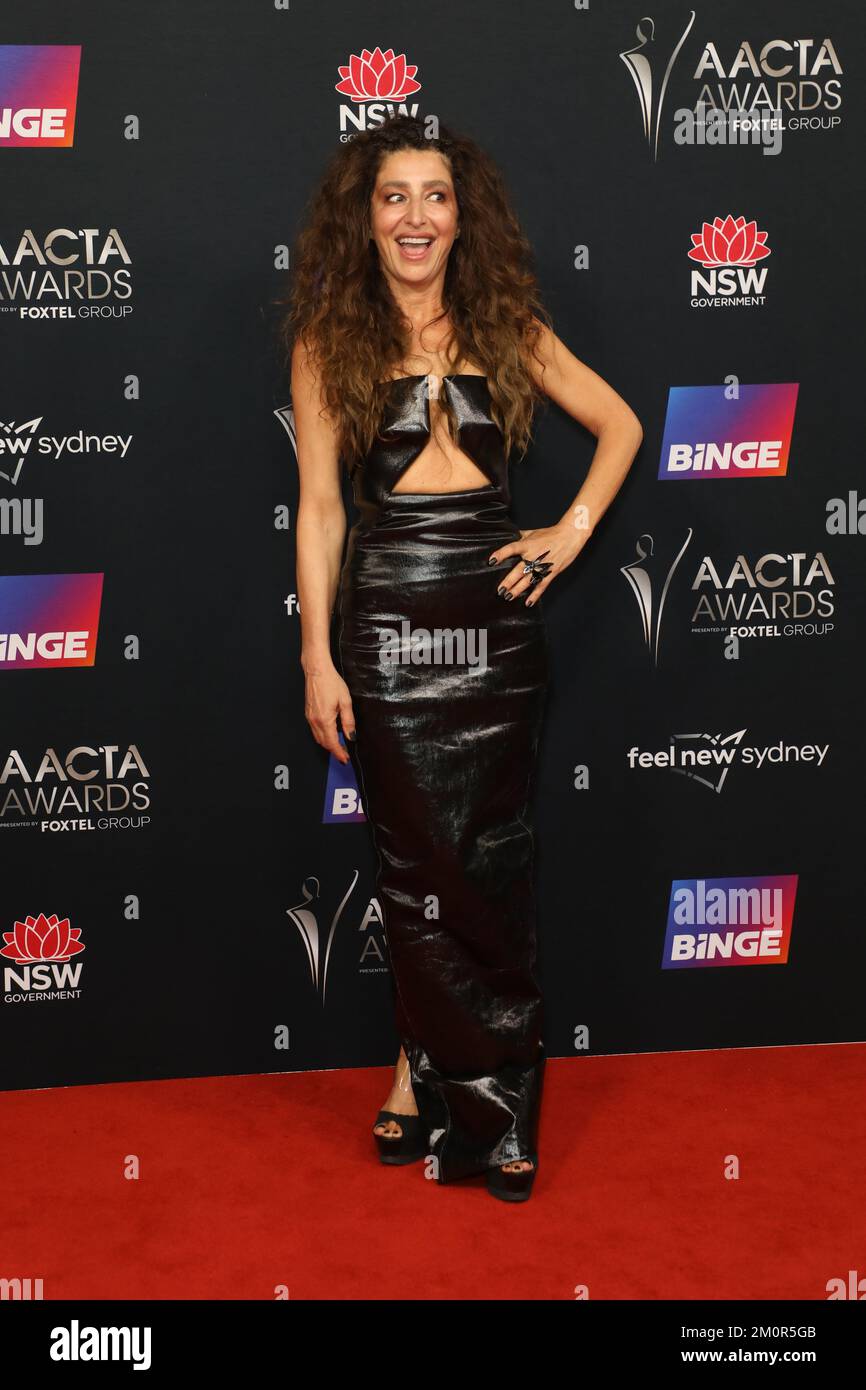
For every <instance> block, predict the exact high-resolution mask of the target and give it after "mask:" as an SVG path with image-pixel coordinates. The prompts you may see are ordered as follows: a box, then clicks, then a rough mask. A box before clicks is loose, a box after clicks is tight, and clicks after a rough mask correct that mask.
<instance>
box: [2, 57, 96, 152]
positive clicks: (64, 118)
mask: <svg viewBox="0 0 866 1390" xmlns="http://www.w3.org/2000/svg"><path fill="white" fill-rule="evenodd" d="M80 65H81V45H80V44H41V43H40V44H27V43H22V44H3V45H0V102H2V105H0V146H7V145H27V146H29V147H30V148H32V147H33V146H34V145H42V146H48V147H51V148H55V149H56V148H57V147H58V146H61V145H71V144H72V143H73V134H74V131H75V106H76V102H77V100H78V72H79V68H80Z"/></svg>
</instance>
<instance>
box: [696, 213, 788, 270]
mask: <svg viewBox="0 0 866 1390" xmlns="http://www.w3.org/2000/svg"><path fill="white" fill-rule="evenodd" d="M766 240H767V233H766V232H759V231H758V224H757V222H747V221H746V219H745V217H732V216H731V214H730V213H728V215H727V217H714V218H713V220H712V222H705V223H704V225H703V226H702V227H701V230H700V232H692V249H691V251H690V252H689V258H690V259H691V260H693V261H700V263H701V265H705V266H717V265H742V266H750V265H757V263H758V261H762V260H763V259H764V257H765V256H769V254H770V248H769V246H767V245H765V242H766Z"/></svg>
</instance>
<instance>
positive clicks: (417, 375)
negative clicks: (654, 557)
mask: <svg viewBox="0 0 866 1390" xmlns="http://www.w3.org/2000/svg"><path fill="white" fill-rule="evenodd" d="M530 264H531V251H530V248H529V245H528V243H527V241H526V239H525V237H524V235H523V234H522V232H521V230H520V227H519V225H518V222H517V220H516V218H515V216H514V213H513V212H512V210H511V207H510V205H509V201H508V197H507V194H506V192H505V189H504V186H503V182H502V178H501V176H500V174H499V172H498V170H497V169H496V167H495V165H494V164H493V162H492V161H491V159H490V158H489V157H488V156H487V155H486V154H485V153H484V152H483V151H482V150H481V149H479V148H478V146H477V145H476V144H475V143H474V142H473V141H471V140H469V139H467V138H464V137H460V136H457V135H456V134H454V133H453V132H451V131H448V130H445V129H444V128H440V134H439V136H438V138H436V139H428V138H426V136H425V131H424V126H423V123H422V122H421V121H419V120H416V119H414V118H412V117H409V116H396V117H393V118H392V119H391V120H389V121H388V122H387V123H386V124H385V125H383V126H381V127H380V128H378V129H375V130H370V131H367V132H364V133H363V134H361V135H358V136H356V137H355V139H354V140H353V141H352V142H351V143H349V144H346V145H344V146H342V147H341V148H340V149H339V151H338V152H337V153H336V155H335V156H334V157H333V159H332V161H331V164H330V166H329V168H328V170H327V172H326V174H325V177H324V179H323V181H322V183H321V186H320V187H319V189H318V191H317V193H316V194H315V196H314V198H313V201H312V204H311V206H310V208H309V210H308V217H307V221H306V225H305V227H304V230H303V231H302V233H301V236H300V238H299V241H298V246H297V249H296V256H295V259H294V265H295V270H294V275H293V281H292V288H291V296H290V308H289V311H288V313H287V314H286V316H285V318H284V320H283V324H282V331H283V339H284V343H285V347H286V350H287V358H290V361H291V379H292V403H293V407H294V415H295V429H296V440H297V453H298V467H299V472H300V503H299V510H298V519H297V580H298V596H299V601H300V613H301V626H302V655H301V661H302V665H303V668H304V672H305V678H306V711H305V712H306V717H307V720H308V722H309V725H310V728H311V730H312V732H313V736H314V737H315V739H316V741H317V742H318V743H320V744H321V745H322V747H323V748H327V749H328V751H329V752H330V753H332V754H333V755H334V757H336V758H338V759H339V760H340V761H341V762H347V761H349V760H350V759H351V762H352V765H353V768H354V771H355V773H356V777H357V780H358V786H359V790H360V792H361V797H362V800H363V804H364V810H365V813H366V816H367V819H368V821H369V823H370V826H371V830H372V833H373V840H374V845H375V848H376V851H377V856H378V874H377V880H376V883H377V891H378V895H379V903H380V906H381V908H382V913H383V925H384V929H385V936H386V940H387V943H388V949H389V955H390V960H391V968H392V975H393V979H394V984H395V987H396V989H395V1002H396V1023H397V1030H398V1033H399V1036H400V1040H401V1043H402V1047H401V1050H400V1056H399V1058H398V1062H397V1067H396V1071H395V1076H394V1084H393V1086H392V1089H391V1092H390V1094H389V1095H388V1097H387V1100H386V1103H385V1107H384V1108H383V1110H381V1111H380V1112H379V1115H378V1118H377V1123H376V1125H375V1127H374V1130H373V1133H374V1135H375V1138H376V1143H377V1146H378V1148H379V1153H380V1157H381V1159H382V1161H383V1162H386V1163H394V1164H402V1163H408V1162H411V1161H412V1160H414V1159H419V1158H423V1157H425V1156H427V1157H428V1158H429V1159H432V1160H434V1162H433V1164H432V1169H433V1174H434V1176H436V1178H437V1179H438V1181H439V1182H441V1183H446V1182H451V1181H455V1180H456V1179H458V1178H463V1177H467V1176H470V1175H472V1174H478V1173H485V1174H486V1177H487V1185H488V1189H489V1190H490V1192H491V1193H492V1194H493V1195H494V1196H497V1197H500V1198H503V1199H504V1200H508V1201H523V1200H526V1198H527V1197H528V1196H529V1195H530V1192H531V1189H532V1181H533V1179H534V1177H535V1172H536V1170H537V1167H538V1152H537V1126H538V1113H539V1105H540V1098H541V1085H542V1074H543V1069H544V1060H545V1059H544V1048H543V1043H542V1038H541V1002H542V1001H541V996H540V992H539V988H538V983H537V980H536V976H535V958H536V940H535V917H534V896H533V886H532V861H533V841H532V831H531V827H530V812H529V805H530V793H531V789H532V786H533V773H534V768H535V759H536V752H537V746H538V740H539V735H540V729H541V722H542V712H543V706H544V698H545V692H546V684H547V676H548V662H547V639H546V630H545V624H544V619H543V615H542V612H541V609H540V607H539V598H540V596H541V594H543V593H544V591H545V590H546V588H547V587H548V585H549V584H550V583H551V582H552V580H553V579H554V578H556V577H557V576H558V575H559V574H561V573H562V572H563V570H564V569H566V568H567V566H568V565H570V564H571V563H572V561H573V560H574V559H575V557H576V556H577V555H578V554H579V553H580V551H581V550H582V549H583V547H584V545H585V544H586V542H587V540H588V538H589V537H590V536H591V534H592V532H593V530H594V528H595V526H596V525H597V523H598V521H599V519H600V518H601V516H602V515H603V514H604V512H605V511H606V509H607V507H608V506H609V505H610V503H611V501H612V499H613V498H614V496H615V495H616V493H617V491H618V490H619V488H620V486H621V485H622V482H623V479H624V478H625V476H626V474H627V472H628V470H629V468H630V466H631V463H632V460H633V458H634V456H635V454H636V452H637V449H638V447H639V444H640V441H641V438H642V430H641V426H640V424H639V422H638V420H637V418H636V416H635V415H634V413H633V412H632V411H631V410H630V408H629V407H628V406H627V405H626V403H625V402H624V401H623V400H622V399H621V398H620V397H619V396H618V395H617V394H616V392H615V391H614V390H613V389H612V388H611V387H610V386H608V385H607V384H606V383H605V382H604V381H603V380H602V379H601V378H600V377H599V376H597V375H596V374H595V373H594V372H592V371H591V370H590V369H589V368H588V367H586V366H584V365H583V364H582V363H581V362H579V361H578V360H577V358H575V357H574V356H573V355H572V354H571V353H570V352H569V350H568V349H567V348H566V347H565V346H564V344H562V343H561V342H560V340H559V339H558V338H556V336H555V335H554V333H553V331H552V329H551V328H550V325H549V320H548V316H547V314H546V313H545V311H544V309H543V308H542V306H541V304H540V301H539V297H538V292H537V288H536V282H535V279H534V276H533V274H532V271H531V269H530ZM545 397H550V398H552V399H553V400H554V401H556V402H557V403H558V404H559V405H561V406H562V407H563V408H564V409H565V410H567V411H568V412H569V413H570V414H571V415H572V416H573V417H574V418H575V419H576V420H579V421H580V422H581V423H582V424H583V425H585V426H586V427H587V428H588V429H590V430H591V431H592V432H593V434H595V435H596V436H597V438H598V446H597V449H596V451H595V455H594V458H593V462H592V466H591V468H590V470H589V472H588V474H587V477H586V480H585V481H584V483H583V486H582V487H581V488H580V490H579V492H578V494H577V496H576V498H575V499H574V503H573V506H572V507H571V508H570V509H569V511H568V512H567V513H566V514H565V515H564V516H563V517H561V518H560V519H559V520H557V521H555V522H554V523H553V524H552V525H551V526H549V527H542V528H541V529H535V530H527V531H521V530H519V529H518V527H517V526H516V525H515V523H514V521H513V520H512V518H511V516H510V513H509V510H508V507H509V481H508V458H509V455H510V454H511V453H512V451H514V450H518V451H521V452H522V453H525V450H526V447H527V445H528V443H529V442H530V438H531V422H532V415H533V411H534V407H535V405H536V404H537V403H539V402H541V401H543V400H544V399H545ZM341 458H342V459H344V460H345V462H346V464H347V466H348V469H349V474H350V477H351V479H352V484H353V491H354V500H355V503H356V506H357V507H358V509H359V511H360V514H361V515H360V520H359V521H358V522H357V523H356V525H355V526H354V527H353V528H352V531H351V533H350V536H349V544H348V548H347V552H346V558H345V563H344V564H343V565H342V568H341V560H342V552H343V542H344V539H345V535H346V525H347V523H346V516H345V511H344V508H343V504H342V498H341V484H340V466H339V465H340V459H341ZM494 567H495V568H494ZM338 592H339V600H340V604H339V617H340V631H339V640H338V659H339V669H338V668H337V666H336V665H335V663H334V661H333V659H332V653H331V645H330V639H329V626H330V619H331V613H332V608H333V605H334V601H335V599H336V598H337V595H338ZM338 720H339V724H340V725H341V726H342V730H343V733H344V735H345V738H346V740H347V744H346V747H347V748H348V750H349V751H348V752H347V751H345V750H344V748H343V746H342V745H341V742H340V739H339V734H338Z"/></svg>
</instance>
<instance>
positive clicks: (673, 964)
mask: <svg viewBox="0 0 866 1390" xmlns="http://www.w3.org/2000/svg"><path fill="white" fill-rule="evenodd" d="M797 877H798V876H797V874H774V875H772V876H769V875H768V876H766V877H760V878H679V879H674V881H673V883H672V884H671V900H670V906H669V908H668V926H667V933H666V935H665V948H664V954H663V956H662V969H663V970H682V969H689V968H692V967H696V966H704V965H785V964H786V962H787V960H788V943H789V941H790V938H791V922H792V919H793V916H794V900H795V898H796V896H797Z"/></svg>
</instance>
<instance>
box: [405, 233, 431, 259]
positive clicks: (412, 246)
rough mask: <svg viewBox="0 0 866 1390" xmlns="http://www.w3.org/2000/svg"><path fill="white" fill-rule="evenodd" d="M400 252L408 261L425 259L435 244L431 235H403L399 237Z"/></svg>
mask: <svg viewBox="0 0 866 1390" xmlns="http://www.w3.org/2000/svg"><path fill="white" fill-rule="evenodd" d="M397 245H398V246H399V248H400V254H401V256H403V258H404V259H405V260H407V261H423V259H424V257H425V256H426V255H427V253H428V251H429V250H430V247H431V246H432V245H433V238H432V237H431V236H401V237H398V238H397Z"/></svg>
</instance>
